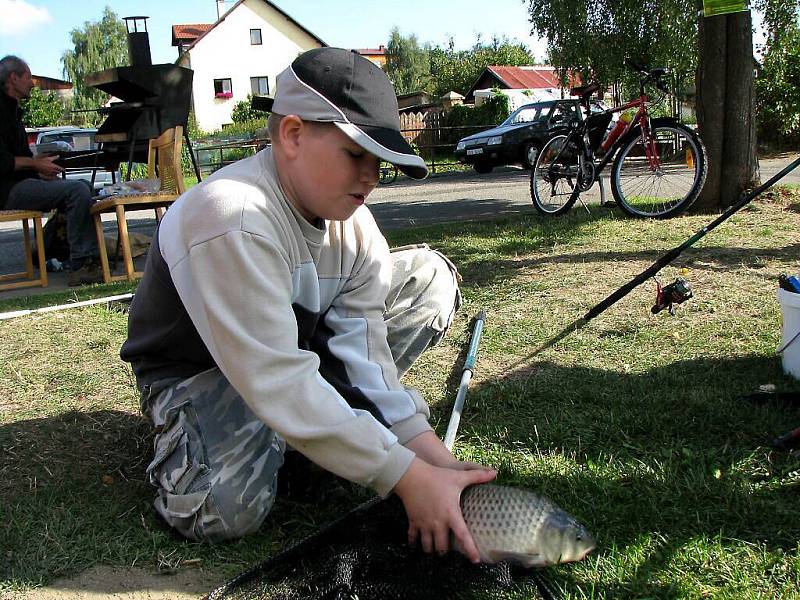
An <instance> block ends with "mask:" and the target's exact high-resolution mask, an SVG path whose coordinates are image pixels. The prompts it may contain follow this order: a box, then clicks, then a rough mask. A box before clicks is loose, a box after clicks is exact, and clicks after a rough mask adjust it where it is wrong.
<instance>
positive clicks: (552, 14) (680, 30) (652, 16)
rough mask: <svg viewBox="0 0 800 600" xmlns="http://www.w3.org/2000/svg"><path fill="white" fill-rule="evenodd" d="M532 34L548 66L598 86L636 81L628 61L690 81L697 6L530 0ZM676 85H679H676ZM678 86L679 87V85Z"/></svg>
mask: <svg viewBox="0 0 800 600" xmlns="http://www.w3.org/2000/svg"><path fill="white" fill-rule="evenodd" d="M529 11H530V16H531V23H532V25H533V31H534V33H537V34H539V35H541V36H542V37H544V38H546V39H547V40H548V51H549V54H550V63H551V64H552V65H553V66H555V67H557V68H558V69H559V71H560V72H561V76H562V79H563V80H564V81H566V80H567V76H568V73H569V72H575V73H577V74H580V76H581V77H582V78H584V79H590V80H594V81H597V82H599V83H600V84H603V85H609V84H611V83H614V82H617V81H622V82H624V83H626V84H628V85H626V87H628V86H630V85H632V83H633V82H635V81H638V77H637V75H636V74H635V73H633V72H632V71H631V70H630V69H629V68H627V67H626V66H625V59H626V58H631V59H634V60H637V61H638V62H641V63H643V64H646V65H650V66H668V67H670V68H671V69H672V70H673V71H674V72H675V73H676V77H677V78H678V79H679V80H684V79H691V77H692V76H693V73H694V70H695V68H696V63H697V53H696V39H697V7H696V6H695V3H694V2H685V1H684V0H529ZM679 85H680V82H679ZM680 87H684V86H683V85H680Z"/></svg>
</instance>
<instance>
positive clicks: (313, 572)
mask: <svg viewBox="0 0 800 600" xmlns="http://www.w3.org/2000/svg"><path fill="white" fill-rule="evenodd" d="M501 591H505V592H508V593H510V594H511V596H512V597H519V598H531V599H536V598H541V599H543V600H549V599H550V598H552V597H553V595H552V591H551V590H550V589H549V588H548V587H547V585H546V583H545V582H544V581H543V580H542V578H541V577H540V576H539V574H538V573H537V572H536V571H525V570H521V569H517V568H515V567H512V566H511V565H509V564H508V563H500V564H497V565H484V564H481V565H473V564H471V563H470V562H469V561H468V560H467V559H466V558H464V557H463V556H461V555H460V554H459V553H457V552H450V553H449V554H447V555H445V556H438V555H435V554H425V553H424V552H422V551H421V550H420V549H418V548H414V547H411V546H409V545H408V541H407V520H406V515H405V511H404V510H403V506H402V503H401V502H400V500H399V499H397V498H396V497H394V496H393V497H390V498H389V499H387V500H383V501H377V500H374V501H371V502H368V503H366V504H363V505H361V506H360V507H358V508H356V509H355V510H353V511H351V512H350V513H348V514H347V515H345V516H344V517H342V518H341V519H339V520H338V521H335V522H334V523H333V524H331V525H329V526H328V527H326V528H324V529H322V530H321V531H320V532H318V533H316V534H315V535H313V536H311V537H309V538H307V539H306V540H304V541H302V542H300V543H299V544H297V545H296V546H294V547H292V548H289V549H288V550H286V551H285V552H283V553H282V554H279V555H277V556H276V557H275V558H273V559H270V560H268V561H266V562H265V563H263V564H261V565H259V566H257V567H255V568H253V569H251V570H250V571H247V572H245V573H243V574H242V575H239V576H238V577H236V578H235V579H233V580H231V581H230V582H228V583H226V584H225V585H223V586H222V587H220V588H219V589H217V590H215V591H213V592H211V593H210V594H209V595H208V596H207V598H208V599H209V600H222V599H226V600H262V599H264V600H299V599H302V600H356V599H357V600H427V599H429V598H431V599H432V598H436V599H442V598H458V599H461V598H464V599H472V598H476V599H477V598H487V599H488V598H497V597H498V593H499V592H501Z"/></svg>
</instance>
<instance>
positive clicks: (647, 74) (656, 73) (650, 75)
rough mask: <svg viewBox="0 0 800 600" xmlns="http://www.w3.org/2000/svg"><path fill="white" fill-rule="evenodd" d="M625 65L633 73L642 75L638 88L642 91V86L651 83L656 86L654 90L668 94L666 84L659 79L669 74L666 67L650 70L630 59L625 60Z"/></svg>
mask: <svg viewBox="0 0 800 600" xmlns="http://www.w3.org/2000/svg"><path fill="white" fill-rule="evenodd" d="M625 64H626V65H627V66H628V67H630V68H631V69H633V70H634V71H636V72H637V73H639V74H641V75H643V77H642V79H641V81H640V86H641V87H642V89H644V86H645V85H647V84H648V83H652V84H653V85H654V86H656V88H658V89H659V90H661V91H662V92H664V93H665V94H668V93H669V88H668V87H667V84H666V83H664V82H663V81H662V80H661V78H662V77H663V76H664V75H667V74H668V73H669V69H668V68H667V67H655V68H653V69H650V68H648V67H646V66H644V65H642V64H641V63H638V62H636V61H635V60H633V59H630V58H626V59H625Z"/></svg>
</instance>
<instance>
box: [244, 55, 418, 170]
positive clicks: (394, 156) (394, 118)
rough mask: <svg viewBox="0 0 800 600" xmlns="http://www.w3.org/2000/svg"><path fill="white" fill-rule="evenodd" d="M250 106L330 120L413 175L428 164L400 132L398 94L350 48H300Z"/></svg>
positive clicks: (375, 68) (373, 151)
mask: <svg viewBox="0 0 800 600" xmlns="http://www.w3.org/2000/svg"><path fill="white" fill-rule="evenodd" d="M252 106H253V108H255V109H258V110H265V111H270V112H274V113H277V114H279V115H297V116H298V117H300V118H301V119H303V120H306V121H317V122H323V123H328V122H329V123H333V124H334V125H336V127H338V128H339V130H340V131H342V132H343V133H344V134H345V135H347V136H348V137H349V138H350V139H351V140H353V141H354V142H355V143H356V144H358V145H359V146H361V147H362V148H364V150H366V151H367V152H369V153H371V154H374V155H375V156H377V157H378V158H380V159H381V160H385V161H386V162H389V163H392V164H394V165H396V166H397V168H398V169H400V170H401V171H402V172H403V173H405V174H406V175H408V176H409V177H413V178H414V179H423V178H425V177H426V176H427V175H428V167H427V166H426V165H425V161H424V160H422V158H421V157H419V156H417V154H416V153H415V152H414V149H413V148H412V147H411V145H410V144H409V143H408V142H407V141H406V139H405V138H404V137H403V136H402V134H401V133H400V116H399V114H398V110H397V96H396V95H395V93H394V87H392V82H391V81H389V78H388V77H387V76H386V74H385V73H384V72H383V70H382V69H381V68H380V67H379V66H378V65H376V64H374V63H373V62H371V61H369V60H367V59H366V58H364V57H363V56H361V55H360V54H358V53H357V52H356V51H354V50H344V49H342V48H328V47H326V48H315V49H313V50H309V51H307V52H304V53H303V54H301V55H300V56H298V57H297V58H296V59H295V61H294V62H293V63H292V64H291V65H290V66H289V67H287V68H286V69H285V70H284V71H282V72H281V73H280V74H279V75H278V78H277V85H276V90H275V96H274V97H267V96H255V97H254V98H253V100H252Z"/></svg>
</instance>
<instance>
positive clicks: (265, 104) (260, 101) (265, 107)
mask: <svg viewBox="0 0 800 600" xmlns="http://www.w3.org/2000/svg"><path fill="white" fill-rule="evenodd" d="M274 102H275V98H270V97H269V96H253V97H252V98H251V99H250V108H252V109H253V110H262V111H264V112H272V105H273V103H274Z"/></svg>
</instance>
